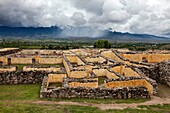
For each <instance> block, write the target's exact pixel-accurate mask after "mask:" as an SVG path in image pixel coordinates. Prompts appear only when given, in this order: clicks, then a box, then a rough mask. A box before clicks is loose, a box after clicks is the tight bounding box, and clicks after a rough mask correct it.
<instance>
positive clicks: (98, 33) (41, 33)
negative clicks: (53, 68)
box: [0, 26, 170, 43]
mask: <svg viewBox="0 0 170 113" xmlns="http://www.w3.org/2000/svg"><path fill="white" fill-rule="evenodd" d="M18 37H20V38H21V37H22V38H26V39H29V38H30V39H41V38H43V39H50V38H52V39H56V40H57V39H59V38H67V39H69V40H75V41H76V40H77V41H81V40H87V41H91V40H99V39H106V40H109V41H111V42H148V43H170V38H168V37H163V36H155V35H150V34H132V33H128V32H127V33H122V32H116V31H114V32H112V31H110V30H96V29H92V28H91V29H89V28H84V27H79V28H73V27H68V28H60V27H57V26H54V27H6V26H0V38H1V39H4V38H12V39H15V38H18Z"/></svg>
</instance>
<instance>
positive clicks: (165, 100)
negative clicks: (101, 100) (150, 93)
mask: <svg viewBox="0 0 170 113" xmlns="http://www.w3.org/2000/svg"><path fill="white" fill-rule="evenodd" d="M33 103H36V104H59V105H79V106H93V107H98V108H99V109H101V110H106V109H125V108H137V106H140V105H157V104H170V98H159V97H155V96H154V97H152V99H151V100H150V101H147V102H144V103H132V104H124V103H121V104H94V103H78V102H66V101H60V102H53V101H36V102H33Z"/></svg>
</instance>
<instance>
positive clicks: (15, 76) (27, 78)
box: [0, 71, 48, 84]
mask: <svg viewBox="0 0 170 113" xmlns="http://www.w3.org/2000/svg"><path fill="white" fill-rule="evenodd" d="M44 76H48V73H47V72H43V71H30V72H24V71H16V72H6V73H0V84H33V83H42V80H43V78H44Z"/></svg>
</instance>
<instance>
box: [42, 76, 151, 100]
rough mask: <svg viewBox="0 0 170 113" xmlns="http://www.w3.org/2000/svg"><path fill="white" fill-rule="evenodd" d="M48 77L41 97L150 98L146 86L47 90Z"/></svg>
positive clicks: (44, 80)
mask: <svg viewBox="0 0 170 113" xmlns="http://www.w3.org/2000/svg"><path fill="white" fill-rule="evenodd" d="M47 80H48V77H44V79H43V82H42V86H41V91H40V97H41V98H119V99H127V98H150V94H149V92H148V90H147V89H146V88H145V87H120V88H114V89H113V88H109V89H106V88H83V87H77V88H70V87H62V88H61V87H59V88H56V89H51V90H47V87H46V86H47Z"/></svg>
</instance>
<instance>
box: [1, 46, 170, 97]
mask: <svg viewBox="0 0 170 113" xmlns="http://www.w3.org/2000/svg"><path fill="white" fill-rule="evenodd" d="M169 75H170V51H158V50H155V51H152V50H148V51H143V52H137V51H130V50H127V49H70V50H27V49H23V50H21V49H18V48H3V49H0V85H11V84H16V85H17V84H36V83H39V84H41V90H40V91H39V92H40V95H39V96H40V98H102V99H105V98H110V99H128V98H151V97H152V96H153V95H156V94H157V90H158V87H157V83H163V84H165V85H167V86H170V76H169Z"/></svg>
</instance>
